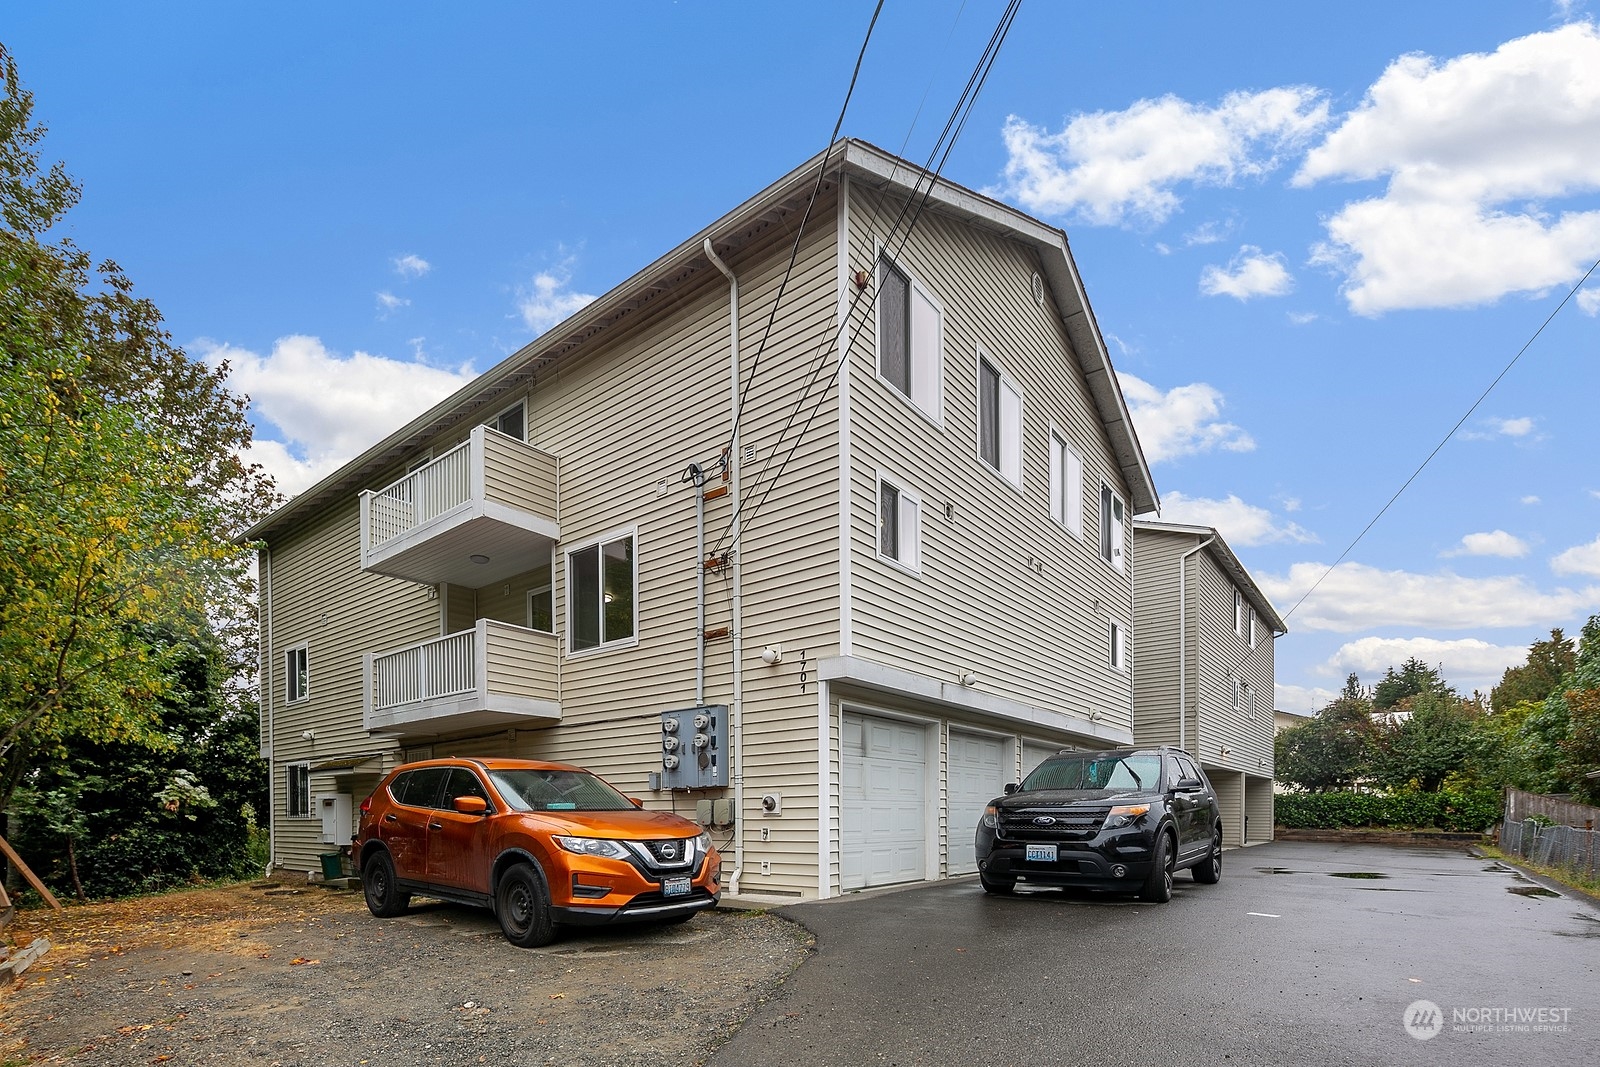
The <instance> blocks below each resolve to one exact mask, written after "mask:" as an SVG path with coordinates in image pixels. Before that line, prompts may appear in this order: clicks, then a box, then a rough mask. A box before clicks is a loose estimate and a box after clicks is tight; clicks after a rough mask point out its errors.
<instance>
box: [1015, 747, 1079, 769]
mask: <svg viewBox="0 0 1600 1067" xmlns="http://www.w3.org/2000/svg"><path fill="white" fill-rule="evenodd" d="M1070 747H1071V746H1069V745H1049V744H1045V743H1044V742H1042V741H1024V742H1022V777H1024V778H1026V777H1028V774H1029V772H1030V771H1032V770H1033V769H1034V768H1035V767H1037V766H1039V764H1041V763H1043V762H1044V761H1045V760H1046V759H1048V758H1049V757H1051V756H1054V755H1055V754H1056V753H1057V752H1059V751H1061V750H1062V749H1063V748H1070Z"/></svg>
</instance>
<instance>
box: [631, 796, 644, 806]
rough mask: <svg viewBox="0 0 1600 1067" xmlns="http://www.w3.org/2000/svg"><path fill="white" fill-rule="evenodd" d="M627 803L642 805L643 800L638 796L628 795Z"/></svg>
mask: <svg viewBox="0 0 1600 1067" xmlns="http://www.w3.org/2000/svg"><path fill="white" fill-rule="evenodd" d="M628 803H629V804H632V805H633V806H634V807H636V808H642V807H644V801H642V800H640V799H639V798H638V797H629V798H628Z"/></svg>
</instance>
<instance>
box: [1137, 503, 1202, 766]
mask: <svg viewBox="0 0 1600 1067" xmlns="http://www.w3.org/2000/svg"><path fill="white" fill-rule="evenodd" d="M1197 543H1198V542H1197V541H1196V540H1195V539H1194V538H1193V537H1188V536H1173V535H1167V534H1161V533H1152V532H1148V531H1144V530H1140V531H1138V532H1136V533H1135V534H1134V539H1133V569H1134V583H1133V595H1134V642H1133V652H1132V655H1131V657H1130V659H1131V661H1132V667H1133V680H1134V690H1133V693H1134V696H1133V709H1134V720H1133V736H1134V740H1135V741H1136V742H1137V743H1138V744H1141V745H1176V744H1178V743H1179V740H1180V733H1183V732H1184V731H1180V729H1179V722H1178V715H1179V701H1180V699H1183V698H1189V699H1192V698H1193V695H1194V690H1193V688H1192V682H1191V683H1190V685H1188V686H1186V685H1185V684H1183V682H1182V681H1181V679H1180V677H1179V669H1180V662H1183V661H1187V662H1184V667H1185V668H1186V669H1189V670H1190V673H1192V665H1193V650H1192V649H1190V650H1188V652H1187V654H1185V650H1184V648H1183V646H1184V644H1185V643H1187V642H1188V641H1189V640H1190V639H1191V636H1192V634H1193V627H1192V626H1189V625H1187V624H1186V623H1184V621H1183V620H1182V619H1181V618H1180V617H1179V614H1178V613H1179V605H1180V602H1181V601H1182V600H1183V599H1185V598H1184V597H1183V594H1182V591H1181V589H1180V587H1179V569H1180V566H1181V567H1182V569H1183V570H1185V571H1192V570H1193V566H1192V564H1193V559H1192V558H1191V560H1190V563H1189V564H1182V563H1181V561H1182V557H1183V553H1184V552H1186V551H1188V550H1189V549H1191V548H1193V547H1195V545H1196V544H1197ZM1191 584H1192V583H1191ZM1194 604H1195V602H1194V600H1193V599H1192V597H1189V598H1187V607H1188V608H1189V609H1190V613H1191V617H1192V616H1193V609H1194ZM1183 740H1185V741H1187V740H1188V738H1187V737H1184V738H1183Z"/></svg>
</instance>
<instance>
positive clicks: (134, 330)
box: [0, 48, 276, 809]
mask: <svg viewBox="0 0 1600 1067" xmlns="http://www.w3.org/2000/svg"><path fill="white" fill-rule="evenodd" d="M43 134H44V129H43V127H42V126H39V125H37V124H36V123H35V122H34V121H33V97H32V94H31V93H28V92H27V91H25V90H24V89H22V88H21V86H20V85H19V83H18V80H17V71H16V65H15V63H14V61H13V60H12V58H11V56H10V55H9V53H7V52H6V51H5V50H4V49H3V48H0V220H3V222H4V226H3V227H0V809H4V808H5V807H7V806H8V805H9V802H10V798H11V796H12V793H13V791H14V790H15V789H16V788H17V787H18V785H20V784H21V783H22V782H23V781H24V780H25V778H27V776H28V775H29V774H30V773H31V772H33V771H34V770H36V769H37V768H39V767H40V766H43V765H46V764H48V763H49V762H50V761H51V760H53V759H59V758H61V757H62V755H63V754H64V753H65V751H66V748H67V746H68V744H69V743H72V742H77V741H82V742H87V743H91V744H112V743H133V744H137V745H141V746H145V747H149V748H153V749H171V748H172V747H173V741H172V739H171V738H170V737H168V736H167V735H166V734H165V733H163V731H162V730H161V729H160V715H159V711H160V706H159V698H160V697H161V696H162V695H163V694H164V693H166V692H167V691H168V688H169V686H170V684H171V679H172V678H173V677H174V669H173V668H174V666H175V664H176V663H177V662H178V660H179V659H181V657H182V656H183V655H184V654H185V648H186V636H187V635H191V634H195V633H197V632H201V631H204V630H207V629H208V628H209V626H210V625H212V624H215V625H216V626H217V627H218V628H219V631H220V633H221V634H222V636H223V637H224V639H225V642H226V646H227V647H229V648H231V649H236V650H238V652H239V654H240V657H241V660H242V658H243V655H244V651H245V650H246V649H248V648H249V647H250V646H251V645H252V644H253V642H252V641H251V639H250V634H251V627H252V626H253V621H252V619H253V612H252V610H251V606H250V594H251V588H250V584H249V581H248V569H247V568H248V562H249V557H248V551H247V550H246V549H245V548H243V547H241V546H238V545H236V544H234V543H233V542H232V540H231V538H232V537H233V536H235V535H236V534H238V533H239V532H241V531H242V530H244V529H245V528H247V526H248V524H249V523H250V522H251V521H253V520H254V519H255V518H257V517H259V516H260V515H262V514H264V513H265V511H266V510H267V509H268V508H270V507H271V506H272V504H273V503H274V502H275V500H276V495H275V493H274V491H273V489H272V485H271V482H270V479H267V478H266V477H265V476H264V475H263V473H262V472H261V471H260V470H259V469H256V468H252V467H246V466H245V465H244V464H243V463H242V462H241V461H240V459H239V456H240V454H241V453H242V452H243V451H244V450H245V448H246V447H247V446H248V444H249V441H250V437H251V429H250V425H249V422H248V420H247V418H246V416H245V403H246V402H245V400H244V399H243V398H241V397H237V396H234V395H233V394H231V393H229V392H228V390H227V389H226V387H225V380H226V373H227V369H226V367H220V368H210V367H207V366H205V365H204V364H203V363H201V362H198V361H196V360H192V359H190V358H189V357H188V356H187V355H186V354H185V353H184V352H183V351H182V350H181V349H179V348H178V347H176V346H174V345H173V344H172V343H171V339H170V337H169V336H168V335H167V333H166V332H165V330H164V328H163V326H162V321H161V316H160V313H159V312H158V311H157V310H156V309H155V307H154V306H153V305H152V304H151V303H150V302H149V301H148V300H144V299H142V298H139V297H137V296H135V295H134V292H133V286H132V283H131V282H130V281H129V280H128V279H127V278H126V276H124V275H123V274H122V272H121V271H120V270H119V269H118V268H117V266H116V264H114V263H112V262H110V261H106V262H104V263H102V264H100V265H99V266H98V267H93V266H91V260H90V259H89V257H88V255H87V254H86V253H84V252H83V251H81V250H80V249H78V248H77V247H76V246H74V245H73V244H72V243H71V242H70V241H68V240H65V239H62V240H58V241H55V242H53V243H52V242H49V241H47V240H46V235H47V234H48V232H49V231H50V230H51V228H52V227H53V226H55V224H56V223H57V222H59V221H60V220H61V218H62V217H63V216H64V215H65V214H66V212H67V211H68V210H70V208H71V207H72V206H73V205H74V204H75V203H76V202H77V199H78V195H79V192H78V187H77V185H76V184H75V183H74V182H73V181H72V180H71V179H70V178H69V177H68V176H67V175H66V172H65V170H64V169H63V167H62V166H61V164H59V163H57V164H53V165H52V166H50V167H49V168H48V169H44V170H41V168H40V164H39V154H38V145H39V143H40V140H41V138H42V137H43ZM208 620H209V622H208ZM243 665H244V664H243V663H242V662H240V663H236V664H234V666H236V667H242V666H243Z"/></svg>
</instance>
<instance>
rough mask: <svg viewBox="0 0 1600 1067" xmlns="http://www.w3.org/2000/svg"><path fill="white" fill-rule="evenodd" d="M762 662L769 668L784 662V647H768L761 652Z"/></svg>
mask: <svg viewBox="0 0 1600 1067" xmlns="http://www.w3.org/2000/svg"><path fill="white" fill-rule="evenodd" d="M761 662H762V663H765V664H766V665H767V666H769V667H775V666H777V665H778V664H780V663H782V662H783V646H782V645H767V646H766V647H765V648H763V649H762V650H761Z"/></svg>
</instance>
